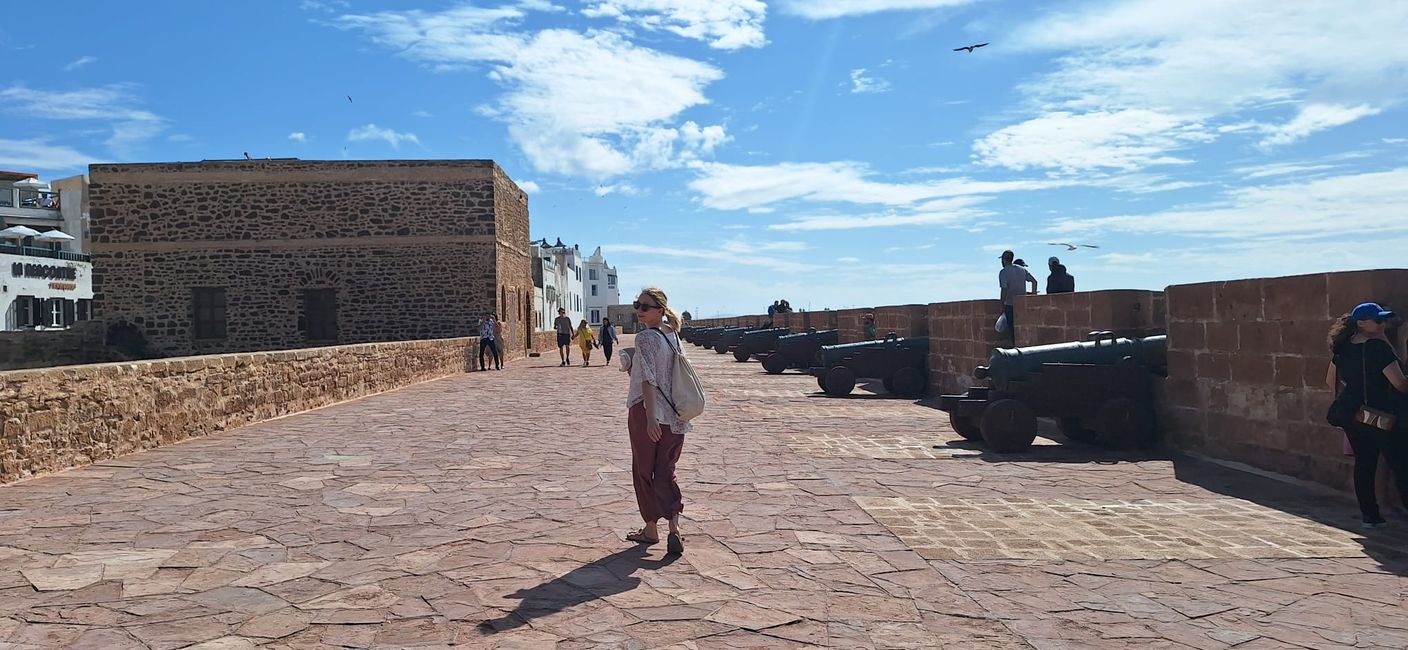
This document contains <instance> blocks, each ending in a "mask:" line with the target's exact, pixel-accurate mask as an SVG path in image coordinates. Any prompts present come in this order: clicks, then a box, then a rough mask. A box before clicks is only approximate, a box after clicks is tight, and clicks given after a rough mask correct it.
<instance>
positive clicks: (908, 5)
mask: <svg viewBox="0 0 1408 650" xmlns="http://www.w3.org/2000/svg"><path fill="white" fill-rule="evenodd" d="M970 2H972V0H781V9H782V11H783V12H784V13H789V14H792V15H794V16H801V17H803V18H808V19H811V20H823V19H827V18H841V17H844V16H860V15H864V14H873V13H879V12H882V11H895V10H900V9H939V8H944V7H958V6H962V5H966V4H969V3H970Z"/></svg>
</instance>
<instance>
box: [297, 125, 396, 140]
mask: <svg viewBox="0 0 1408 650" xmlns="http://www.w3.org/2000/svg"><path fill="white" fill-rule="evenodd" d="M368 126H372V125H368ZM412 137H414V136H412ZM288 139H289V140H292V141H294V142H298V143H303V142H307V141H308V135H307V134H306V133H304V132H302V131H294V132H293V133H290V134H288Z"/></svg>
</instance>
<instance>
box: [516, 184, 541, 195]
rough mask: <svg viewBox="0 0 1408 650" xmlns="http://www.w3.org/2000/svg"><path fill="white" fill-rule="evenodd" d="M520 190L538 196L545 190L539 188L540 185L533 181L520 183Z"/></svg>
mask: <svg viewBox="0 0 1408 650" xmlns="http://www.w3.org/2000/svg"><path fill="white" fill-rule="evenodd" d="M518 189H520V190H523V191H524V192H527V193H529V194H537V193H538V192H540V191H542V189H543V188H541V187H539V186H538V184H537V183H534V182H533V181H518Z"/></svg>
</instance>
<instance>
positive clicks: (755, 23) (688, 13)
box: [582, 0, 767, 50]
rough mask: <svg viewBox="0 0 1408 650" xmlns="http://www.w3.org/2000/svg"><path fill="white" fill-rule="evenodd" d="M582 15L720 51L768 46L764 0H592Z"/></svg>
mask: <svg viewBox="0 0 1408 650" xmlns="http://www.w3.org/2000/svg"><path fill="white" fill-rule="evenodd" d="M582 15H584V16H587V17H590V18H614V19H615V20H616V21H617V22H619V23H622V24H625V25H631V26H636V27H641V28H644V29H650V30H663V31H668V32H671V33H673V34H676V35H679V36H683V37H685V38H689V39H694V40H697V41H704V42H706V43H708V44H709V47H712V48H715V49H720V50H736V49H740V48H745V47H762V46H763V45H764V44H765V43H766V42H767V40H766V39H765V38H764V36H763V18H764V17H765V16H766V15H767V5H766V4H764V3H763V0H589V2H587V6H586V8H585V9H583V10H582Z"/></svg>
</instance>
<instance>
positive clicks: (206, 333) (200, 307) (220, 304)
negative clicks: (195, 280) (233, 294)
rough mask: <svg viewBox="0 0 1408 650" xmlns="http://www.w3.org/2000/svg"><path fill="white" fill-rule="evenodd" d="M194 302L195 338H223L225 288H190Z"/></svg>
mask: <svg viewBox="0 0 1408 650" xmlns="http://www.w3.org/2000/svg"><path fill="white" fill-rule="evenodd" d="M191 294H192V302H194V303H195V323H196V332H195V334H196V338H198V339H223V338H225V290H224V289H223V288H219V289H215V288H203V287H202V288H195V289H191Z"/></svg>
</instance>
